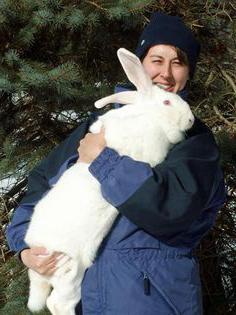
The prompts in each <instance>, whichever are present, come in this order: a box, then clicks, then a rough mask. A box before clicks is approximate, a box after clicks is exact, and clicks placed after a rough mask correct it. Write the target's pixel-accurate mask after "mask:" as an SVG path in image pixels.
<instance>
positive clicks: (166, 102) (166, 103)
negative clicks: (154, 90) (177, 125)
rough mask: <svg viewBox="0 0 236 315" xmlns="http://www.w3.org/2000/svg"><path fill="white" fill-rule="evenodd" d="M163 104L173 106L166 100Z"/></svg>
mask: <svg viewBox="0 0 236 315" xmlns="http://www.w3.org/2000/svg"><path fill="white" fill-rule="evenodd" d="M163 103H164V104H165V105H171V102H170V101H169V100H165V101H164V102H163Z"/></svg>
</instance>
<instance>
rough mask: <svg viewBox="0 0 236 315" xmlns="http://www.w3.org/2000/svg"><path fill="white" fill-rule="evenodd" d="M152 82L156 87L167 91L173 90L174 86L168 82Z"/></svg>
mask: <svg viewBox="0 0 236 315" xmlns="http://www.w3.org/2000/svg"><path fill="white" fill-rule="evenodd" d="M153 84H155V85H157V86H158V87H160V88H161V89H163V90H165V91H167V92H173V89H174V86H173V85H170V84H161V83H158V82H154V83H153Z"/></svg>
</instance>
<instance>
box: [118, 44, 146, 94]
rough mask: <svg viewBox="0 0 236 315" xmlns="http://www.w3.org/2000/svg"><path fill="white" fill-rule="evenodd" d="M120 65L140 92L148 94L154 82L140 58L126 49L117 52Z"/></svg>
mask: <svg viewBox="0 0 236 315" xmlns="http://www.w3.org/2000/svg"><path fill="white" fill-rule="evenodd" d="M117 55H118V58H119V60H120V63H121V65H122V67H123V69H124V71H125V73H126V75H127V77H128V79H129V80H130V82H132V83H133V84H134V85H135V86H136V88H137V90H138V91H139V92H144V93H147V92H148V91H150V89H151V86H152V80H151V78H150V77H149V75H148V74H147V73H146V71H145V70H144V68H143V65H142V63H141V61H140V60H139V58H138V57H137V56H135V55H134V54H133V53H131V52H130V51H128V50H127V49H125V48H120V49H118V51H117Z"/></svg>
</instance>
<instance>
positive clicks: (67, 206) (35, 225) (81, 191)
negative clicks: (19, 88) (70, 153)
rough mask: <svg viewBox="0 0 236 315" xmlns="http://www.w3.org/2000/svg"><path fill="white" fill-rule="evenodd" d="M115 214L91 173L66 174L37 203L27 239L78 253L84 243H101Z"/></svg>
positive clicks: (31, 242) (35, 243)
mask: <svg viewBox="0 0 236 315" xmlns="http://www.w3.org/2000/svg"><path fill="white" fill-rule="evenodd" d="M71 174H72V172H71ZM67 175H68V173H67ZM74 175H75V174H74V173H73V176H74ZM80 175H81V174H80ZM68 181H69V183H68ZM72 182H73V184H72ZM68 187H70V189H68ZM116 215H117V210H116V209H115V208H114V207H112V206H111V205H110V204H109V203H107V202H106V201H105V199H104V198H103V197H102V195H101V192H100V185H99V183H98V182H97V181H96V180H95V179H94V178H92V175H91V174H89V175H88V173H84V174H83V175H81V176H77V177H76V178H75V176H74V178H71V176H67V178H66V176H65V177H64V178H62V179H61V180H60V181H59V182H58V184H57V185H56V186H55V187H54V188H53V189H52V190H51V191H50V192H49V193H48V195H46V196H45V197H44V198H43V199H42V200H41V201H40V202H39V204H38V205H37V206H36V208H35V212H34V215H33V217H32V221H31V223H30V226H29V229H28V232H27V236H26V242H27V243H28V244H29V245H30V246H33V245H34V246H36V245H38V246H39V245H40V246H45V247H47V248H48V249H49V250H58V251H63V252H66V253H68V254H69V255H71V256H76V255H77V254H78V253H79V252H80V251H81V250H82V248H83V247H84V246H85V244H87V245H86V246H87V247H88V248H90V247H91V248H95V247H96V246H99V244H100V242H101V240H102V239H103V237H104V236H105V234H106V233H107V232H108V230H109V228H110V226H111V225H112V223H113V221H114V219H115V217H116ZM95 244H97V245H96V246H94V245H95Z"/></svg>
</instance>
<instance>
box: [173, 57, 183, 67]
mask: <svg viewBox="0 0 236 315" xmlns="http://www.w3.org/2000/svg"><path fill="white" fill-rule="evenodd" d="M172 63H173V64H174V65H180V66H181V65H182V63H181V62H180V61H179V59H175V60H173V62H172Z"/></svg>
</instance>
